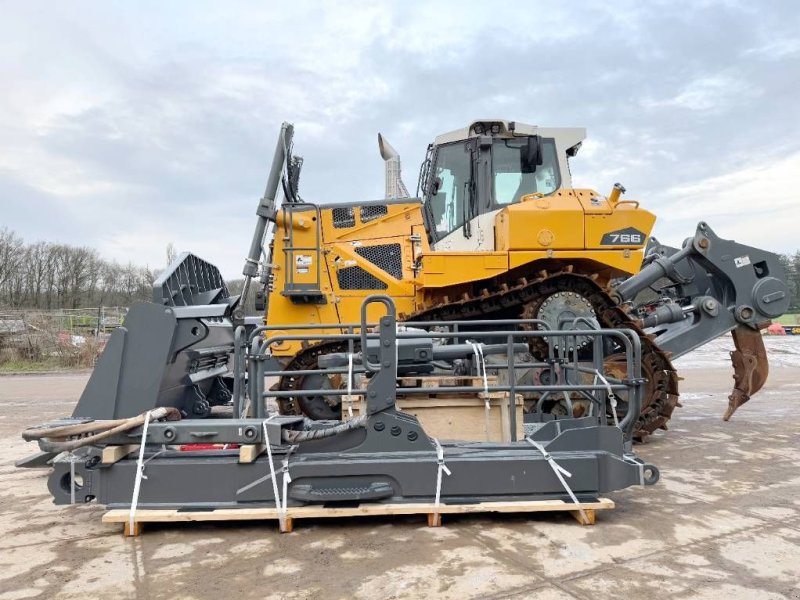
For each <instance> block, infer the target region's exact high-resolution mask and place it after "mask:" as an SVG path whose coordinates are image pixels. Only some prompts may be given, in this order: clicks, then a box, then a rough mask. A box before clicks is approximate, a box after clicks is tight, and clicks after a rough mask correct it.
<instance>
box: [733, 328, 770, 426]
mask: <svg viewBox="0 0 800 600" xmlns="http://www.w3.org/2000/svg"><path fill="white" fill-rule="evenodd" d="M732 333H733V343H734V345H735V346H736V350H734V351H733V352H731V362H732V363H733V380H734V384H733V391H732V392H731V395H730V396H728V408H727V410H726V411H725V415H724V416H723V417H722V420H723V421H728V420H729V419H730V418H731V417H732V416H733V413H735V412H736V409H737V408H739V407H740V406H741V405H742V404H744V403H745V402H747V401H748V400H750V396H752V395H753V394H755V393H756V392H757V391H758V390H760V389H761V387H762V386H763V385H764V383H766V381H767V375H768V374H769V361H768V360H767V350H766V349H765V348H764V338H763V337H762V336H761V332H760V331H758V330H757V329H752V328H750V327H746V326H744V325H739V326H738V327H737V328H736V329H734V330H733V332H732Z"/></svg>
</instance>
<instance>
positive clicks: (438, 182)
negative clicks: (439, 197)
mask: <svg viewBox="0 0 800 600" xmlns="http://www.w3.org/2000/svg"><path fill="white" fill-rule="evenodd" d="M441 187H442V178H441V177H434V178H433V180H432V181H431V196H435V195H436V194H438V193H439V189H440V188H441Z"/></svg>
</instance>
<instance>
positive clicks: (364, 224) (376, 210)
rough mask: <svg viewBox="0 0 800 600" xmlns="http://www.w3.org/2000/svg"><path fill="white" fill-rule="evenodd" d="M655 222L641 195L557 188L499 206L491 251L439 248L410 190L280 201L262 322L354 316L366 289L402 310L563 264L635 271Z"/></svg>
mask: <svg viewBox="0 0 800 600" xmlns="http://www.w3.org/2000/svg"><path fill="white" fill-rule="evenodd" d="M654 222H655V216H654V215H653V214H652V213H650V212H649V211H647V210H644V209H642V208H640V207H639V204H638V202H635V201H619V200H618V199H617V198H615V197H614V195H613V194H612V196H611V197H610V198H606V197H604V196H602V195H600V194H598V193H597V192H594V191H592V190H584V189H572V188H561V189H558V190H556V191H554V192H553V193H552V194H549V195H541V194H530V195H528V196H524V197H523V198H522V200H521V201H520V202H518V203H515V204H510V205H508V206H505V207H503V208H502V209H500V210H499V211H497V213H496V214H495V216H494V238H495V239H494V248H495V249H494V250H493V251H436V250H434V249H432V248H431V246H430V244H429V241H428V235H427V233H426V229H425V225H424V222H423V216H422V204H421V202H420V201H419V200H416V199H409V200H394V201H386V202H380V203H375V202H367V203H364V204H353V205H328V206H316V205H312V204H301V205H299V206H291V207H284V208H283V209H282V210H281V211H280V212H279V214H278V218H277V229H276V235H275V238H274V242H273V243H274V247H273V252H272V257H273V276H274V282H273V285H272V289H271V291H270V297H269V303H268V306H269V309H268V314H267V315H266V317H267V322H268V323H269V324H270V325H271V326H278V327H280V326H283V325H285V326H286V327H287V330H289V329H291V328H292V327H293V326H296V325H298V324H303V325H308V324H311V325H314V324H320V325H331V324H352V323H357V322H359V321H360V310H361V304H362V302H363V300H364V298H365V297H367V296H369V295H372V294H376V293H380V294H386V295H388V296H391V297H392V298H393V300H394V302H395V304H396V306H397V310H398V314H399V315H400V316H401V318H403V317H408V316H411V315H413V314H414V313H417V312H419V311H422V310H425V309H426V308H430V307H432V306H436V305H439V304H442V303H445V304H447V303H449V302H452V301H456V300H458V299H459V298H461V297H463V296H464V294H480V290H481V289H482V288H483V287H485V286H488V285H489V284H497V283H502V282H504V281H516V280H518V279H519V278H521V277H526V276H528V275H529V274H531V275H533V274H536V273H538V272H539V271H540V270H542V269H551V270H552V269H554V268H557V267H558V265H559V264H561V265H564V264H572V265H573V266H575V268H576V269H577V270H578V271H579V272H584V273H594V274H597V276H598V277H599V279H600V282H601V283H607V282H608V281H610V280H611V279H613V278H617V277H624V276H629V275H632V274H634V273H636V272H638V271H639V268H640V266H641V264H642V258H643V254H644V248H645V245H646V243H647V239H648V237H649V235H650V232H651V230H652V228H653V224H654ZM375 310H376V311H377V310H379V309H378V308H376V309H375ZM369 317H370V319H376V318H377V317H378V315H377V314H375V315H369ZM318 331H319V332H320V333H325V332H329V333H330V332H331V330H330V329H325V328H323V327H320V329H319V330H318ZM272 349H273V353H274V355H275V356H276V357H285V358H286V359H289V358H291V357H293V356H294V355H295V354H296V353H297V352H299V351H300V349H301V348H300V346H299V344H298V343H293V342H284V343H282V344H281V345H277V346H273V347H272Z"/></svg>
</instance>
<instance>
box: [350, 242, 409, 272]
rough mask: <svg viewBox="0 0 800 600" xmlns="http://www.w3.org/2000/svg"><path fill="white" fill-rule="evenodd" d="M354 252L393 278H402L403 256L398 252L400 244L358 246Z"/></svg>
mask: <svg viewBox="0 0 800 600" xmlns="http://www.w3.org/2000/svg"><path fill="white" fill-rule="evenodd" d="M356 254H358V255H359V256H361V257H362V258H366V259H367V260H368V261H369V262H371V263H372V264H373V265H375V266H377V267H380V268H381V269H382V270H384V271H386V272H387V273H388V274H389V275H391V276H392V277H394V278H395V279H402V278H403V257H402V255H401V252H400V244H378V245H376V246H360V247H358V248H356Z"/></svg>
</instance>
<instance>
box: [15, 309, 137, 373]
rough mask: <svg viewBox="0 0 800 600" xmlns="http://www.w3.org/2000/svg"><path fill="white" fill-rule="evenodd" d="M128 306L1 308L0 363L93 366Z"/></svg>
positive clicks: (123, 317) (119, 323) (121, 320)
mask: <svg viewBox="0 0 800 600" xmlns="http://www.w3.org/2000/svg"><path fill="white" fill-rule="evenodd" d="M127 313H128V309H127V307H120V306H100V307H97V308H77V309H58V310H34V309H30V310H27V309H21V310H8V309H0V364H2V363H6V362H9V361H20V360H21V361H34V362H45V363H52V364H53V365H54V366H64V367H75V366H87V367H88V366H92V365H93V364H94V361H95V360H96V358H97V355H98V354H99V353H100V351H101V350H102V349H103V347H104V346H105V342H106V339H107V338H108V336H109V335H110V333H111V331H113V330H114V329H115V328H116V327H119V326H120V325H122V322H123V321H124V320H125V315H126V314H127Z"/></svg>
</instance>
